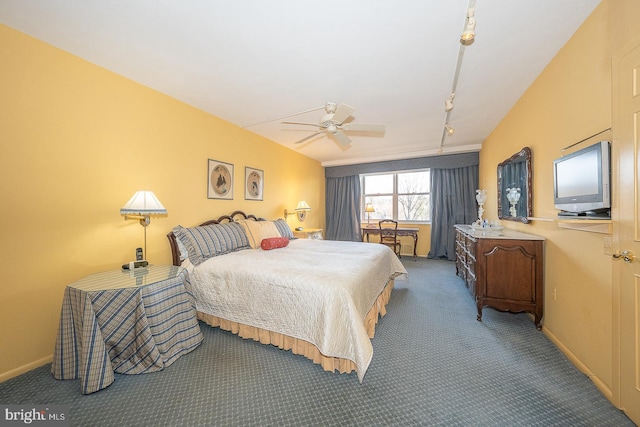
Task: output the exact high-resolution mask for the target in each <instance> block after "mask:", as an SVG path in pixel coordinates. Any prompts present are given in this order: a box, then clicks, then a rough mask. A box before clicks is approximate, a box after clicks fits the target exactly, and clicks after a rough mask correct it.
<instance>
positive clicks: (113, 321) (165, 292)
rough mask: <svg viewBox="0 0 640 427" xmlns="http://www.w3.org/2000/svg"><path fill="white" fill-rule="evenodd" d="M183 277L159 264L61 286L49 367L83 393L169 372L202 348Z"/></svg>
mask: <svg viewBox="0 0 640 427" xmlns="http://www.w3.org/2000/svg"><path fill="white" fill-rule="evenodd" d="M187 277H188V276H187V271H186V270H185V269H183V268H181V267H176V266H170V265H161V266H150V267H148V268H140V269H135V270H133V271H128V270H114V271H107V272H104V273H98V274H93V275H90V276H87V277H85V278H83V279H81V280H79V281H77V282H75V283H73V284H71V285H69V286H67V287H66V289H65V292H64V299H63V302H62V311H61V314H60V325H59V328H58V336H57V339H56V345H55V350H54V355H53V362H52V364H51V373H52V374H53V376H54V377H55V378H56V379H59V380H67V379H76V378H80V379H81V390H82V393H83V394H89V393H93V392H95V391H98V390H101V389H103V388H105V387H107V386H108V385H110V384H111V383H113V381H114V372H118V373H120V374H142V373H146V372H155V371H160V370H162V369H164V368H165V367H167V366H169V365H171V364H172V363H173V362H175V361H176V360H177V359H178V358H179V357H180V356H182V355H184V354H186V353H189V352H190V351H192V350H194V349H195V348H196V347H198V346H199V345H200V343H201V342H202V332H201V331H200V325H199V324H198V320H197V318H196V313H195V304H194V301H193V297H192V296H191V294H190V293H189V292H188V291H187V289H186V288H185V286H184V284H185V282H187V280H188V279H187Z"/></svg>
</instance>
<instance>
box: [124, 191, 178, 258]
mask: <svg viewBox="0 0 640 427" xmlns="http://www.w3.org/2000/svg"><path fill="white" fill-rule="evenodd" d="M166 214H167V210H166V209H165V207H164V206H162V203H160V200H158V198H157V197H156V196H155V194H153V192H151V191H137V192H136V193H135V194H134V195H133V197H132V198H131V199H129V201H128V202H127V203H126V204H125V205H124V206H123V207H122V208H121V209H120V215H124V219H125V220H129V219H137V220H139V221H140V225H142V227H144V256H146V254H147V226H148V225H149V223H151V218H150V216H151V215H166Z"/></svg>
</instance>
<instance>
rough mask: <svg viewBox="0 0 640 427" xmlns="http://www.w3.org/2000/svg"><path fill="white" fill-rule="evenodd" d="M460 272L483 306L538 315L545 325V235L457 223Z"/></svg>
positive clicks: (480, 310)
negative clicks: (480, 227) (543, 313)
mask: <svg viewBox="0 0 640 427" xmlns="http://www.w3.org/2000/svg"><path fill="white" fill-rule="evenodd" d="M455 228H456V244H455V245H456V274H457V275H458V276H459V277H461V278H462V279H463V280H464V282H465V284H466V286H467V288H468V290H469V292H470V293H471V296H473V297H474V298H475V300H476V305H477V308H478V317H477V319H478V321H482V308H483V307H492V308H495V309H496V310H500V311H510V312H514V313H519V312H527V313H532V314H533V315H534V323H535V325H536V328H538V329H541V328H542V325H541V324H540V321H541V320H542V308H543V286H544V282H543V279H544V254H543V244H544V238H543V237H540V236H535V235H533V234H526V233H521V232H518V231H514V230H508V229H503V230H500V231H495V230H491V231H484V230H475V229H473V228H472V227H471V226H469V225H456V226H455Z"/></svg>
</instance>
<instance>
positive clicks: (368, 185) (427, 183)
mask: <svg viewBox="0 0 640 427" xmlns="http://www.w3.org/2000/svg"><path fill="white" fill-rule="evenodd" d="M360 177H361V179H362V220H363V222H364V221H367V222H369V221H370V220H375V221H376V222H377V221H379V220H381V219H395V220H396V221H402V222H429V221H430V220H431V195H430V194H429V190H430V188H431V175H430V173H429V169H422V170H414V171H406V172H393V173H380V174H367V175H361V176H360ZM367 203H371V204H372V205H373V210H374V212H365V207H366V205H367Z"/></svg>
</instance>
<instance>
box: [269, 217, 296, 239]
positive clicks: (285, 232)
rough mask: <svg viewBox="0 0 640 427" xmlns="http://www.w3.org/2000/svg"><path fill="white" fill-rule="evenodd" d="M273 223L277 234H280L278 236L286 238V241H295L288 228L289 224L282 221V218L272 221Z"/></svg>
mask: <svg viewBox="0 0 640 427" xmlns="http://www.w3.org/2000/svg"><path fill="white" fill-rule="evenodd" d="M273 223H274V224H275V226H276V228H277V229H278V233H280V236H282V237H286V238H287V239H295V237H293V232H292V231H291V228H289V224H287V222H286V221H285V220H284V219H282V218H279V219H276V220H275V221H273Z"/></svg>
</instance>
